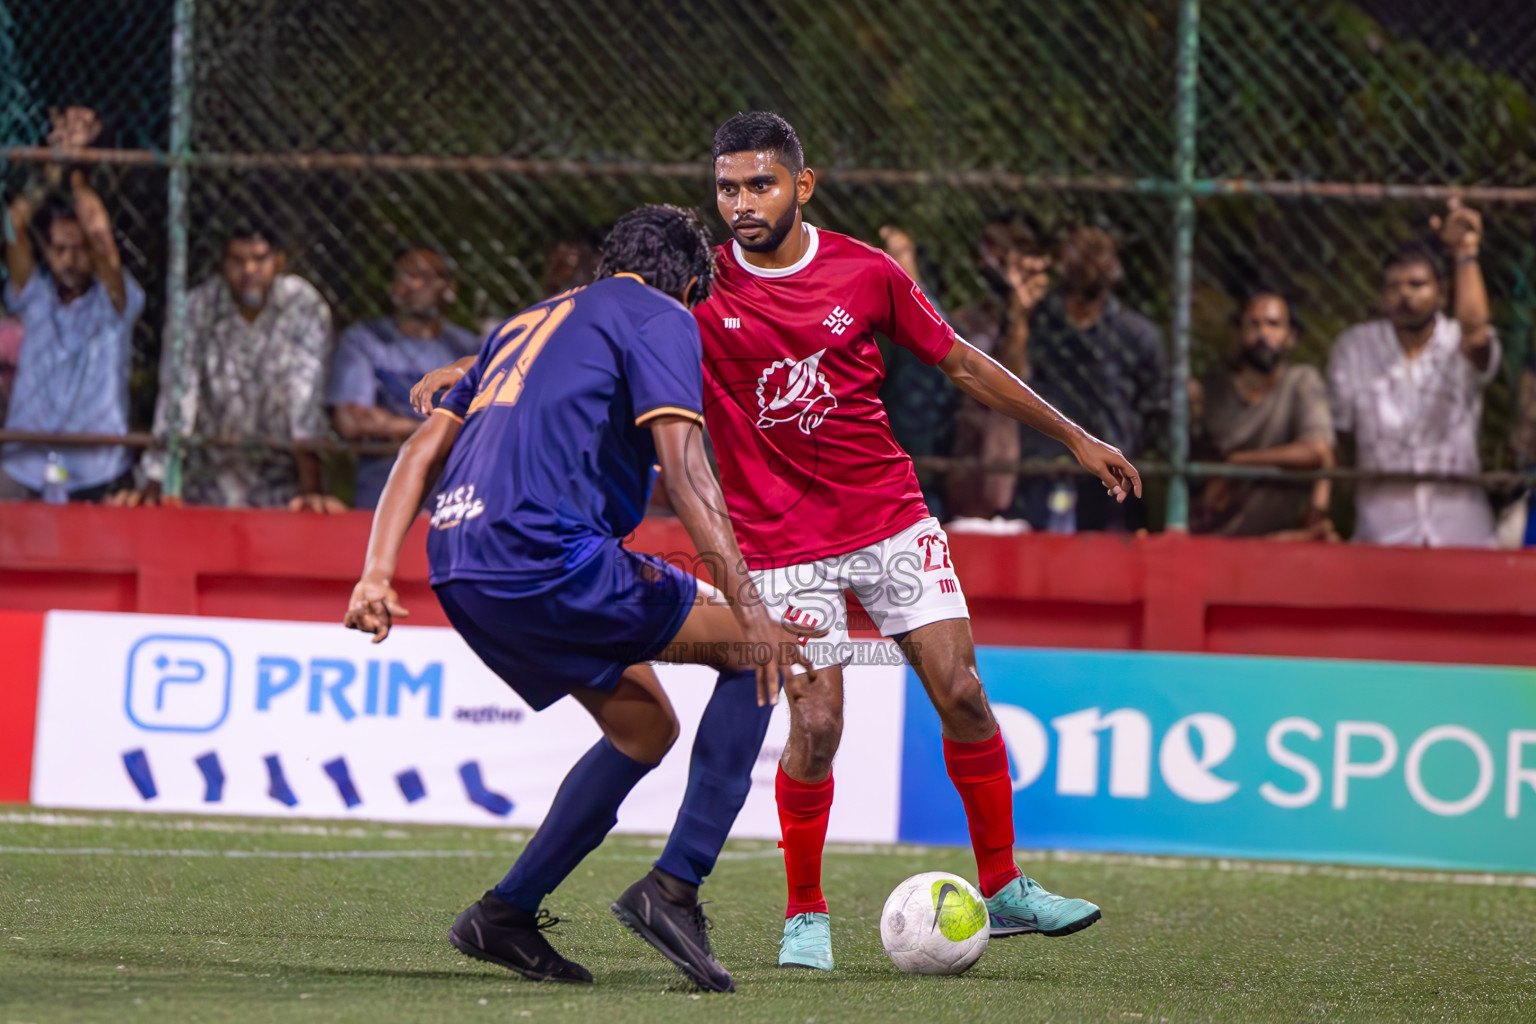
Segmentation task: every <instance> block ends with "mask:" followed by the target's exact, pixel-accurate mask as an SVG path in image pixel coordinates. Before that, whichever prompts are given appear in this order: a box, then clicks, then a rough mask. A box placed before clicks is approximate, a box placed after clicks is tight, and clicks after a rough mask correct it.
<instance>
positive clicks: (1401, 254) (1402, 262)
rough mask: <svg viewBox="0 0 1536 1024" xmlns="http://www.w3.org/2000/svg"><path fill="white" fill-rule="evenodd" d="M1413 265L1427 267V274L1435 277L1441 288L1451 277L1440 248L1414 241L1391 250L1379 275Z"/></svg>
mask: <svg viewBox="0 0 1536 1024" xmlns="http://www.w3.org/2000/svg"><path fill="white" fill-rule="evenodd" d="M1415 264H1422V265H1424V266H1426V267H1428V268H1429V272H1430V273H1431V274H1434V275H1435V280H1436V281H1438V282H1439V283H1440V284H1441V285H1442V286H1444V284H1445V282H1446V279H1447V278H1449V277H1450V276H1451V271H1450V268H1449V267H1447V266H1446V265H1445V254H1444V253H1443V252H1441V251H1440V247H1439V246H1437V245H1431V244H1429V243H1428V242H1421V241H1416V240H1415V241H1410V242H1404V243H1403V244H1402V245H1399V246H1398V247H1397V248H1396V249H1393V250H1392V254H1391V255H1390V256H1388V257H1387V258H1386V260H1385V261H1384V262H1383V263H1382V265H1381V273H1382V275H1383V276H1385V275H1386V273H1387V271H1389V270H1395V269H1397V268H1398V267H1411V266H1414V265H1415Z"/></svg>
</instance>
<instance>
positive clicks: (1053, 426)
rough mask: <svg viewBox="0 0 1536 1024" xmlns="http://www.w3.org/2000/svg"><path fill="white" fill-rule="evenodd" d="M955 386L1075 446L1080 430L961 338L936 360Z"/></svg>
mask: <svg viewBox="0 0 1536 1024" xmlns="http://www.w3.org/2000/svg"><path fill="white" fill-rule="evenodd" d="M939 368H940V369H942V370H943V371H944V372H945V373H946V374H948V375H949V379H950V380H952V381H954V382H955V385H956V386H957V387H959V388H960V390H961V391H964V392H965V393H966V394H967V395H970V396H971V397H972V398H974V399H976V401H978V402H980V403H981V404H982V405H985V406H987V407H988V408H990V409H996V410H997V411H998V412H1000V413H1003V414H1004V415H1006V416H1010V417H1012V418H1013V419H1015V420H1018V421H1019V422H1020V423H1022V424H1024V425H1025V426H1027V427H1032V428H1034V429H1035V430H1038V431H1040V432H1041V433H1042V434H1044V435H1046V436H1047V437H1050V438H1054V439H1055V440H1057V441H1060V442H1061V443H1062V444H1064V445H1066V446H1067V447H1068V448H1075V447H1076V445H1077V442H1078V441H1079V440H1080V439H1081V438H1083V437H1085V436H1086V435H1085V434H1084V432H1083V429H1082V428H1081V427H1079V426H1078V425H1077V424H1076V423H1073V422H1072V421H1071V420H1069V419H1067V418H1066V417H1065V416H1063V415H1062V414H1061V413H1059V412H1057V411H1056V409H1055V408H1053V407H1052V406H1051V404H1050V403H1049V402H1047V401H1046V400H1045V399H1043V398H1041V397H1040V396H1039V395H1037V394H1035V392H1034V391H1033V390H1032V389H1031V388H1030V387H1029V385H1027V384H1025V383H1024V382H1023V381H1021V380H1019V378H1018V377H1015V376H1014V375H1013V374H1011V373H1009V372H1008V371H1007V370H1006V369H1004V368H1003V367H1002V366H1001V365H1000V364H999V363H998V362H997V360H995V359H993V358H991V357H990V356H988V355H987V354H986V353H984V352H982V351H981V350H980V349H977V348H976V347H975V346H973V345H971V344H970V343H969V342H967V341H965V340H964V339H956V341H955V347H954V348H953V349H952V350H951V351H950V354H949V355H947V356H945V357H944V359H943V361H942V362H940V363H939Z"/></svg>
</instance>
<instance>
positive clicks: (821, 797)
mask: <svg viewBox="0 0 1536 1024" xmlns="http://www.w3.org/2000/svg"><path fill="white" fill-rule="evenodd" d="M773 795H774V798H775V799H776V800H777V801H778V805H779V828H780V829H781V830H782V831H783V834H784V841H783V842H781V843H779V846H780V847H782V848H783V850H784V874H785V876H786V877H787V878H788V879H789V906H788V907H787V908H786V909H785V911H784V917H785V918H791V917H794V916H795V915H796V914H825V913H826V912H827V901H826V900H825V899H824V898H823V897H822V895H821V849H822V847H823V846H825V845H826V843H827V816H828V815H829V814H830V813H831V811H832V776H831V775H828V776H827V778H826V781H824V782H797V781H796V780H794V779H792V778H790V777H789V776H788V775H786V774H785V772H784V768H783V766H782V765H781V766H780V767H779V774H778V777H777V778H776V779H774V784H773Z"/></svg>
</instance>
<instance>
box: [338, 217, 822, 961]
mask: <svg viewBox="0 0 1536 1024" xmlns="http://www.w3.org/2000/svg"><path fill="white" fill-rule="evenodd" d="M713 270H714V267H713V262H712V257H711V254H710V247H709V242H708V239H707V237H706V236H705V234H704V232H703V229H702V228H701V227H700V225H699V222H698V220H697V218H696V217H695V216H694V215H693V214H692V213H690V212H686V211H683V210H679V209H677V208H675V207H666V206H647V207H642V208H640V209H638V210H635V211H632V212H631V213H629V214H626V215H625V216H624V217H621V218H620V219H619V221H618V222H617V223H616V224H615V225H614V228H613V231H612V233H611V234H610V235H609V238H608V240H607V242H606V243H605V245H604V253H603V262H602V266H601V268H600V271H599V279H598V280H597V281H596V282H594V283H593V284H591V285H589V286H587V287H585V288H579V289H575V290H573V291H569V292H566V293H564V294H561V295H556V296H554V297H553V298H550V299H548V300H546V301H544V302H541V303H539V304H537V305H535V306H532V307H530V308H528V309H527V310H524V311H523V312H522V313H520V314H518V315H517V316H515V317H513V318H512V319H510V320H508V321H507V322H506V323H504V324H502V325H501V326H500V327H498V328H497V329H496V330H495V331H493V332H492V333H491V335H490V336H489V337H488V338H487V339H486V341H485V343H484V345H483V346H482V347H481V350H480V354H479V356H478V358H477V359H476V361H475V363H474V364H473V366H472V367H470V369H469V370H468V372H466V373H465V374H464V376H463V377H462V378H461V379H460V380H459V381H458V383H457V384H456V385H455V386H454V387H453V388H452V390H450V392H449V393H448V395H447V397H446V398H445V399H444V400H443V402H442V404H441V405H439V406H438V407H437V408H436V409H435V410H433V413H434V414H433V415H432V416H431V417H430V418H429V419H428V420H427V422H426V423H424V424H423V425H422V426H421V427H420V428H419V429H418V430H417V431H416V433H415V434H413V435H412V436H411V438H410V439H409V440H408V441H407V442H406V443H405V445H404V446H403V447H402V448H401V450H400V454H399V457H398V459H397V460H396V463H395V467H394V470H393V472H391V474H390V477H389V482H388V483H387V484H386V486H385V488H384V493H383V495H382V497H381V498H380V501H379V507H378V510H377V512H376V513H375V515H374V522H373V533H372V535H371V536H370V538H369V541H368V555H367V561H366V564H365V569H364V572H363V576H362V579H361V580H360V581H359V582H358V584H357V586H356V588H355V589H354V590H353V593H352V601H351V605H350V607H349V609H348V611H347V616H346V623H347V625H348V626H351V627H353V628H355V629H360V630H364V631H366V632H370V633H373V634H374V638H375V642H377V641H379V640H382V639H384V637H385V636H387V635H388V633H389V630H390V626H391V623H392V622H393V621H394V620H395V619H397V618H400V617H402V616H404V615H405V614H406V612H405V609H404V608H402V607H401V606H400V603H399V599H398V596H397V595H396V593H395V591H394V590H393V589H392V588H391V586H390V579H391V577H392V576H393V575H394V572H395V565H396V562H397V559H398V555H399V552H400V547H401V544H402V543H403V541H404V538H405V535H406V532H407V530H408V529H409V528H410V525H411V522H412V520H413V519H414V518H415V513H416V510H417V509H418V508H419V507H420V506H421V500H422V497H423V495H425V494H428V493H432V486H433V482H434V481H438V485H437V489H436V492H435V498H434V500H433V501H432V502H431V503H430V504H429V506H428V508H429V510H430V511H431V514H432V520H431V527H432V528H431V532H430V533H429V537H428V543H427V553H428V559H429V561H430V563H431V568H432V586H433V587H434V588H435V590H436V591H437V595H438V599H439V601H440V602H441V603H442V606H443V610H444V611H445V612H446V613H447V615H448V620H449V621H450V622H451V623H452V624H453V626H454V628H455V629H456V630H458V631H459V633H460V634H461V635H462V636H463V637H464V639H465V641H466V642H467V643H468V644H469V646H470V647H471V648H472V649H473V650H474V651H475V653H476V654H477V655H479V656H480V658H481V660H482V661H484V662H485V664H486V665H487V666H489V667H490V668H491V669H492V670H493V671H495V672H496V673H497V674H498V675H499V676H500V677H501V678H502V679H504V680H505V681H506V682H507V684H508V685H509V686H511V687H512V688H513V689H514V690H516V691H517V693H518V694H519V695H520V696H522V697H523V699H525V700H526V701H527V702H528V703H529V704H530V705H532V707H533V708H534V709H535V710H539V709H542V708H544V707H547V706H549V705H550V704H552V703H553V702H555V701H556V700H559V699H560V698H561V697H564V696H566V695H570V696H572V697H574V698H575V699H576V700H578V701H579V702H581V704H582V706H583V707H585V708H586V709H587V710H588V711H589V712H590V713H591V714H592V717H593V718H594V719H596V720H597V723H598V725H599V726H600V727H601V728H602V731H603V738H602V739H601V740H599V741H598V742H597V744H596V745H595V746H593V747H592V749H591V750H589V751H588V752H587V753H586V754H585V755H584V756H583V757H582V758H581V760H580V761H578V762H577V764H576V765H575V767H573V768H572V769H571V771H570V773H569V774H568V775H566V777H565V780H564V781H563V782H562V783H561V785H560V789H559V791H558V792H557V793H556V795H555V799H554V803H553V804H552V805H551V807H550V809H549V813H548V815H547V816H546V817H545V819H544V822H543V824H541V825H540V826H539V829H538V831H537V832H536V833H535V834H534V837H533V839H532V840H531V841H530V842H529V844H528V846H527V847H526V848H525V849H524V850H523V853H522V855H521V856H520V857H518V859H517V862H516V864H514V865H513V867H512V870H511V872H510V873H508V875H507V876H506V877H505V878H504V879H503V880H502V881H501V882H499V883H498V884H497V885H496V886H494V887H493V888H492V889H491V890H490V891H489V892H487V893H486V894H485V895H484V896H483V897H482V898H481V899H479V900H478V901H476V902H475V903H474V904H473V905H471V906H470V907H469V908H468V909H466V910H465V911H464V912H463V913H461V914H460V915H459V916H458V919H457V920H456V921H455V922H454V925H453V927H452V928H451V929H450V931H449V933H448V938H449V941H450V942H452V943H453V945H454V946H456V947H457V948H458V949H459V950H461V951H462V952H464V953H467V954H469V955H470V956H473V957H477V958H479V959H482V960H488V961H490V962H492V963H497V964H500V965H502V966H504V967H507V968H510V969H511V970H513V971H516V972H517V973H519V974H521V975H523V976H524V977H528V978H532V979H534V980H540V981H545V980H548V981H570V982H590V981H591V980H592V976H591V974H590V973H588V972H587V971H586V969H585V968H583V967H581V966H580V965H579V964H576V963H573V962H572V961H570V960H567V959H566V958H565V957H563V956H561V955H560V954H559V953H558V952H556V951H555V949H554V948H553V947H552V946H551V945H550V944H549V942H548V941H547V940H546V939H545V938H544V936H543V934H542V931H543V929H545V928H547V927H549V925H550V924H553V923H554V920H555V919H553V918H550V917H549V914H548V911H546V910H543V909H541V905H542V904H543V902H544V899H545V897H546V896H548V895H549V893H551V892H552V891H553V890H554V889H555V887H556V886H558V885H559V884H560V882H561V881H562V880H563V879H564V878H565V877H566V876H567V875H569V874H570V872H571V871H572V870H573V869H574V868H575V867H576V865H577V864H578V863H580V861H581V860H582V858H583V857H585V856H586V855H587V854H588V853H590V852H591V851H592V850H593V849H595V848H596V847H597V846H598V844H599V843H601V842H602V840H603V837H604V836H606V835H607V834H608V831H609V829H611V828H612V827H613V825H614V822H615V821H616V817H617V812H618V807H619V804H620V803H621V802H622V801H623V800H624V797H625V796H626V795H627V794H628V793H629V791H630V790H631V789H633V788H634V786H635V784H636V783H638V782H639V781H640V779H641V778H642V777H644V775H645V774H646V773H647V772H649V771H650V770H651V768H653V767H654V766H655V765H656V764H657V763H658V762H660V761H661V759H662V757H663V756H664V755H665V754H666V753H667V751H668V749H669V748H670V747H671V746H672V743H673V741H674V740H675V739H676V737H677V731H678V726H677V717H676V715H675V714H674V712H673V710H672V707H671V705H670V704H669V703H668V701H667V697H666V694H665V693H663V692H662V689H661V686H660V684H659V683H658V682H657V679H656V675H655V673H654V672H653V671H652V669H651V668H650V666H649V665H648V664H647V662H650V661H652V660H666V661H687V662H699V663H705V664H711V665H714V666H715V667H717V668H719V669H720V679H719V682H718V683H717V685H716V689H715V692H714V693H713V694H712V696H711V699H710V702H709V705H708V707H707V708H706V710H705V714H704V720H703V721H702V722H701V724H700V728H699V735H700V738H701V739H700V742H699V743H697V744H696V745H695V749H694V752H693V754H694V764H693V766H692V769H693V770H692V771H691V772H690V779H689V784H688V792H687V795H686V797H685V800H684V806H683V810H682V812H681V813H680V814H679V816H678V820H677V824H676V826H675V827H674V829H673V833H672V836H671V838H670V840H669V842H668V846H667V849H666V850H665V851H663V855H662V857H661V858H660V859H659V860H658V861H657V864H656V867H655V868H654V869H653V870H652V871H651V872H650V874H648V875H646V876H645V877H644V878H642V879H641V880H640V881H638V882H636V883H635V884H634V885H632V886H630V888H629V889H628V890H626V891H625V892H624V893H623V894H622V895H621V896H620V897H619V899H618V900H617V901H616V902H615V903H614V904H613V906H612V909H613V911H614V913H615V914H616V915H617V916H618V917H619V919H620V920H621V921H622V922H623V923H624V924H625V925H627V926H628V927H630V928H631V929H633V930H634V931H635V932H636V933H637V934H639V935H640V936H641V937H642V938H644V939H645V940H646V941H648V942H650V943H651V944H652V945H653V946H655V947H656V948H657V949H659V950H660V951H661V952H662V953H663V954H665V955H666V956H667V957H668V959H670V960H672V962H673V963H675V964H676V965H677V966H678V967H679V968H681V969H682V970H683V972H684V973H685V974H687V975H688V976H689V977H690V978H692V979H693V980H694V981H695V982H697V983H698V984H699V985H701V986H703V987H704V988H707V989H711V990H715V991H731V990H732V988H733V985H732V982H731V977H730V974H729V973H727V972H726V971H725V969H724V968H723V967H721V965H720V964H719V962H718V961H717V960H716V959H715V958H714V956H713V953H712V952H711V949H710V944H709V939H708V936H707V933H706V924H707V922H706V920H705V918H704V915H703V913H702V911H701V910H700V909H699V904H698V886H699V884H700V883H701V882H702V881H703V878H704V876H705V875H707V874H708V873H709V871H710V869H712V868H713V866H714V862H715V859H716V857H718V855H719V852H720V847H721V845H722V844H723V843H724V841H725V835H726V833H727V832H728V831H729V829H730V826H731V824H732V822H733V821H734V820H735V817H736V813H737V811H739V810H740V809H741V804H742V803H743V802H744V801H745V799H746V791H747V788H748V787H749V786H750V765H751V762H752V761H753V760H754V759H755V758H756V755H757V751H758V749H759V748H760V747H761V745H762V740H763V735H764V732H765V731H766V729H767V723H768V715H769V713H770V711H771V705H772V703H773V702H774V700H775V699H776V697H777V694H778V690H779V688H780V685H781V684H782V682H783V681H784V679H785V678H787V676H788V674H789V673H790V672H791V671H792V670H793V668H794V666H796V665H802V666H804V660H803V656H802V655H801V654H800V653H799V651H800V648H799V646H798V645H797V644H796V643H795V642H794V641H795V640H796V639H797V637H796V636H795V635H794V634H792V633H788V632H786V627H784V626H783V624H782V623H781V621H780V620H779V619H778V618H777V617H775V616H772V615H770V614H769V613H768V612H767V611H766V609H765V608H764V606H763V603H762V601H761V599H760V597H759V595H758V594H757V591H756V589H755V588H754V587H753V584H752V582H751V580H750V578H749V577H748V576H747V575H746V572H745V568H744V563H743V561H742V559H741V555H740V552H739V550H738V548H737V545H736V539H735V537H734V535H733V534H732V532H731V528H730V524H729V521H728V520H727V519H725V517H723V516H721V515H720V514H719V513H718V512H717V511H716V510H718V509H720V508H722V507H723V502H722V499H721V496H720V491H719V486H718V484H717V483H716V481H715V477H714V474H713V472H712V471H711V469H710V468H709V464H708V462H707V460H706V458H705V455H704V452H703V444H702V437H701V431H700V424H701V423H702V420H703V415H702V389H703V382H702V371H701V369H700V367H701V354H700V342H699V331H698V327H697V325H696V322H695V320H694V318H693V316H692V315H691V314H690V313H689V312H688V305H687V304H692V303H697V302H701V301H703V299H704V298H705V297H706V296H707V295H708V294H709V289H710V285H711V282H712V280H713ZM658 468H659V469H660V470H661V472H662V479H663V482H664V486H665V487H666V490H667V494H668V497H669V498H670V499H671V502H672V505H673V508H674V509H675V510H676V511H677V514H678V516H679V518H680V519H681V520H682V521H683V524H684V525H685V526H686V527H687V529H688V531H689V534H690V536H691V537H692V538H693V541H694V543H695V545H696V546H697V547H698V549H699V550H700V551H709V552H719V553H721V554H722V555H724V558H723V559H721V560H718V561H717V562H715V563H714V569H715V572H716V575H717V582H718V583H719V584H720V586H721V588H722V589H723V591H724V593H723V594H722V593H721V592H720V591H717V590H716V589H715V588H714V587H711V586H710V585H709V584H708V583H704V582H702V581H699V580H696V579H695V578H694V577H693V576H690V575H688V574H687V573H684V572H682V571H680V570H679V569H677V568H676V567H674V566H671V565H668V564H667V563H666V562H663V561H662V560H660V559H658V558H654V557H652V556H649V555H642V554H637V553H635V552H632V551H629V550H628V549H626V548H625V547H624V546H623V544H622V541H621V538H623V537H624V536H625V535H627V534H629V533H630V532H631V531H632V530H633V529H634V528H635V526H636V525H638V523H639V522H640V519H641V517H642V516H643V515H644V511H645V507H646V504H647V501H648V499H649V496H650V491H651V487H652V485H653V483H654V482H655V479H656V473H657V470H658ZM439 477H440V480H439ZM701 756H702V757H703V762H702V768H703V769H707V770H701V761H700V758H701ZM736 761H744V762H745V768H744V769H743V768H742V767H741V766H738V765H735V763H734V762H736ZM720 766H724V767H725V768H728V769H729V770H718V769H719V767H720Z"/></svg>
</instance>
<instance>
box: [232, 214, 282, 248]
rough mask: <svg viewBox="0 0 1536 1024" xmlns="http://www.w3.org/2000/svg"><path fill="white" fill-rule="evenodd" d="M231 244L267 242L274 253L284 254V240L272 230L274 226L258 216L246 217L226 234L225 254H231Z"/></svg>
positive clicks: (236, 222)
mask: <svg viewBox="0 0 1536 1024" xmlns="http://www.w3.org/2000/svg"><path fill="white" fill-rule="evenodd" d="M231 242H266V243H267V244H268V245H270V246H271V247H272V251H273V252H283V251H284V249H283V240H282V239H281V238H279V237H278V236H277V232H275V231H273V230H272V225H271V224H268V223H267V222H266V220H264V219H263V218H260V217H256V216H246V217H242V218H240V219H239V220H237V221H235V222H234V223H233V224H231V225H230V226H229V229H228V230H227V231H225V232H224V249H223V251H224V252H226V253H227V252H229V245H230V243H231Z"/></svg>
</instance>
